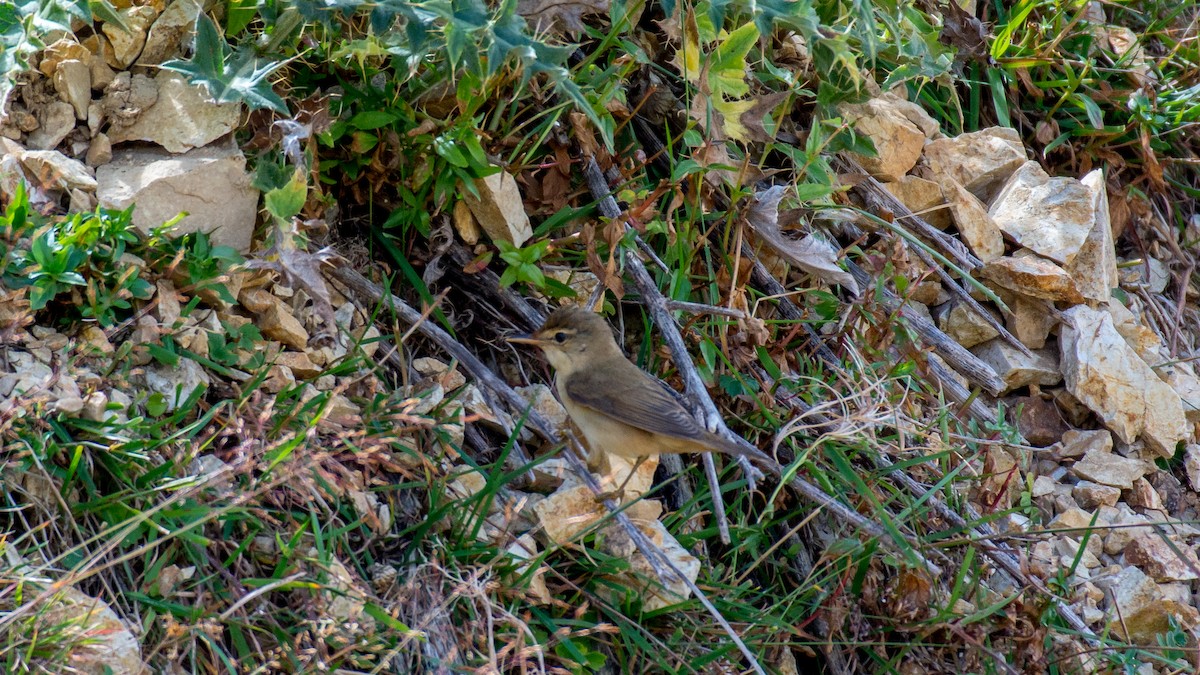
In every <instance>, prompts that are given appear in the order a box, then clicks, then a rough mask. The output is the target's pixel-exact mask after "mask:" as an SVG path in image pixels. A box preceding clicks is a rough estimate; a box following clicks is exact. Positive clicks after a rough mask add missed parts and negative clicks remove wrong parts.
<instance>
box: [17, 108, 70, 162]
mask: <svg viewBox="0 0 1200 675" xmlns="http://www.w3.org/2000/svg"><path fill="white" fill-rule="evenodd" d="M34 115H35V116H36V117H37V121H38V127H37V131H34V132H33V133H31V134H29V138H28V139H27V141H26V142H27V144H28V146H29V147H30V149H33V150H53V149H55V148H56V147H58V144H59V143H61V142H62V140H63V139H64V138H66V137H67V134H69V133H71V132H72V131H73V130H74V129H75V107H74V106H72V105H71V104H70V103H67V102H66V101H51V102H50V103H47V104H46V105H44V106H41V107H39V108H38V109H37V111H35V112H34Z"/></svg>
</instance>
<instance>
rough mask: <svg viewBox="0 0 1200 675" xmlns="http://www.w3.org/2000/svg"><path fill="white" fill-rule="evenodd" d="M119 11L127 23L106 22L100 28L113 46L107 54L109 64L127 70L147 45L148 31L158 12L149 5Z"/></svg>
mask: <svg viewBox="0 0 1200 675" xmlns="http://www.w3.org/2000/svg"><path fill="white" fill-rule="evenodd" d="M118 12H119V14H120V15H121V20H122V21H123V22H124V24H125V25H124V26H121V25H118V24H116V23H105V24H103V25H102V26H101V27H100V30H101V31H103V33H104V37H106V38H108V43H109V44H110V45H111V46H112V52H111V54H106V56H109V57H110V58H111V60H110V61H109V63H108V65H110V66H112V67H113V68H115V69H117V70H125V69H126V68H128V67H129V66H131V65H132V64H133V62H134V61H135V60H136V59H137V57H138V55H139V54H141V53H142V47H144V46H145V45H146V32H147V31H148V30H149V29H150V24H152V23H154V19H155V18H157V17H158V12H157V11H156V10H155V9H154V8H153V7H148V6H140V7H127V8H125V9H122V10H118Z"/></svg>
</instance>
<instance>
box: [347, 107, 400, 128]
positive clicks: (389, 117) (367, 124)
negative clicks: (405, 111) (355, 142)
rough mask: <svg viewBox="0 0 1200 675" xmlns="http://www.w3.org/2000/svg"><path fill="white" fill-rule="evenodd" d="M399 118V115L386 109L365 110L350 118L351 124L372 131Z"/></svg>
mask: <svg viewBox="0 0 1200 675" xmlns="http://www.w3.org/2000/svg"><path fill="white" fill-rule="evenodd" d="M398 119H400V116H399V115H397V114H396V113H392V112H388V111H386V110H364V111H362V112H360V113H358V114H357V115H355V116H354V117H351V118H350V126H352V127H354V128H356V129H362V130H363V131H371V130H373V129H379V128H380V127H386V126H387V125H389V124H391V123H392V122H395V121H396V120H398Z"/></svg>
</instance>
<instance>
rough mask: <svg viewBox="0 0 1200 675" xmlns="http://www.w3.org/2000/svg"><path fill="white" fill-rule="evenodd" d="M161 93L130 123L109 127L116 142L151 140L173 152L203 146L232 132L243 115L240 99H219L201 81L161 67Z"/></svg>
mask: <svg viewBox="0 0 1200 675" xmlns="http://www.w3.org/2000/svg"><path fill="white" fill-rule="evenodd" d="M154 82H155V84H156V85H157V89H158V96H157V98H156V99H155V100H154V102H153V103H152V104H150V105H148V106H146V107H144V108H142V109H141V112H140V114H138V115H137V117H136V118H135V119H134V120H133V121H132V123H131V124H127V125H122V126H114V127H113V128H112V129H111V130H110V131H109V138H110V140H111V141H112V142H113V143H125V142H128V141H148V142H150V143H156V144H158V145H161V146H163V147H164V148H166V149H167V150H170V151H171V152H173V153H182V152H187V151H188V150H191V149H193V148H200V147H203V146H206V145H208V144H209V143H211V142H213V141H215V140H217V139H218V138H221V137H222V136H224V135H226V134H228V133H229V132H231V131H232V130H233V129H234V128H235V127H236V126H237V124H238V121H239V120H240V119H241V114H242V106H241V104H239V103H216V102H215V101H213V100H212V98H211V97H210V96H209V95H208V92H207V91H205V89H204V88H203V87H201V86H199V85H193V84H189V83H188V81H187V80H185V79H184V78H183V76H182V75H180V74H179V73H175V72H171V71H168V70H162V71H159V73H158V75H156V76H155V77H154Z"/></svg>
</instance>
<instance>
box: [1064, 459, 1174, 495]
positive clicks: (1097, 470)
mask: <svg viewBox="0 0 1200 675" xmlns="http://www.w3.org/2000/svg"><path fill="white" fill-rule="evenodd" d="M1151 471H1154V466H1153V465H1151V464H1149V463H1147V462H1144V461H1142V460H1140V459H1132V458H1130V457H1122V456H1120V455H1116V454H1113V453H1111V452H1101V451H1098V450H1089V451H1088V453H1087V454H1086V455H1084V456H1083V459H1081V460H1079V461H1078V462H1076V463H1075V465H1074V466H1072V467H1071V472H1072V473H1074V474H1075V475H1076V476H1078V477H1079V478H1082V479H1084V480H1089V481H1091V482H1093V483H1099V484H1100V485H1109V486H1112V487H1115V488H1120V489H1122V490H1128V489H1130V488H1132V487H1133V482H1134V481H1136V480H1137V479H1139V478H1141V477H1142V476H1145V475H1146V474H1147V473H1150V472H1151Z"/></svg>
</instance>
